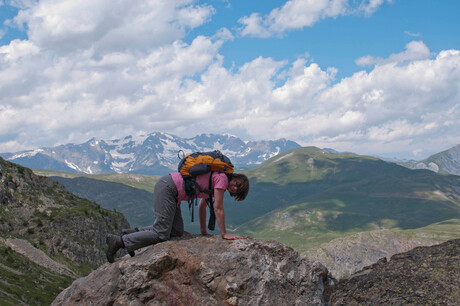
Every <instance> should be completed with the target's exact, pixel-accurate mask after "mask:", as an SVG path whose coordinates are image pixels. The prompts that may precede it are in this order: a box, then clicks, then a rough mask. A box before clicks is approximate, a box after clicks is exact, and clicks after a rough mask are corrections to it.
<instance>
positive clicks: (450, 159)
mask: <svg viewBox="0 0 460 306" xmlns="http://www.w3.org/2000/svg"><path fill="white" fill-rule="evenodd" d="M399 164H400V165H402V166H405V167H408V168H411V169H427V170H431V171H434V172H437V173H444V174H455V175H460V144H458V145H456V146H454V147H452V148H450V149H448V150H445V151H442V152H439V153H436V154H434V155H431V156H429V157H428V158H425V159H423V160H421V161H410V162H401V163H399Z"/></svg>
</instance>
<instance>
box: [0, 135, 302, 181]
mask: <svg viewBox="0 0 460 306" xmlns="http://www.w3.org/2000/svg"><path fill="white" fill-rule="evenodd" d="M298 147H300V145H299V144H297V143H296V142H293V141H290V140H286V139H278V140H262V141H246V142H245V141H243V140H241V139H240V138H238V137H235V136H232V135H229V134H222V135H217V134H201V135H197V136H195V137H193V138H181V137H178V136H175V135H172V134H166V133H161V132H154V133H151V134H148V135H139V136H126V137H124V138H122V139H114V140H102V139H96V138H93V139H91V140H89V141H87V142H85V143H82V144H65V145H59V146H56V147H47V148H40V149H35V150H27V151H21V152H16V153H0V156H2V157H3V158H5V159H7V160H9V161H12V162H14V163H17V164H20V165H22V166H25V167H29V168H34V169H50V170H58V171H66V172H77V173H86V174H101V173H135V174H149V175H164V174H167V173H170V172H173V171H177V164H178V163H179V161H180V159H179V157H178V156H180V155H179V152H180V151H183V152H184V153H185V154H189V153H193V152H199V151H204V152H206V151H213V150H220V151H221V152H222V153H224V154H225V155H227V156H228V157H229V158H230V159H231V160H232V162H233V163H234V165H235V167H237V168H247V167H254V166H257V165H260V164H262V163H263V162H264V161H266V160H267V159H268V158H270V157H273V156H275V155H277V154H279V153H282V152H285V151H287V150H290V149H294V148H298ZM181 153H182V152H181Z"/></svg>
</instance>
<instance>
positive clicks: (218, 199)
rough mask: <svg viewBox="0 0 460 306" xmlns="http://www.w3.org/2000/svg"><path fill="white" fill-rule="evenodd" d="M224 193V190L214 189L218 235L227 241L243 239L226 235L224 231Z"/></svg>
mask: <svg viewBox="0 0 460 306" xmlns="http://www.w3.org/2000/svg"><path fill="white" fill-rule="evenodd" d="M224 193H225V190H224V189H218V188H216V189H214V212H215V213H216V220H217V224H218V225H219V230H220V234H221V235H222V238H224V239H228V240H233V239H241V238H245V237H242V236H238V235H234V234H227V231H226V229H225V211H224ZM205 223H206V222H205Z"/></svg>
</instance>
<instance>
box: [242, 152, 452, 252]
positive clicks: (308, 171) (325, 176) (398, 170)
mask: <svg viewBox="0 0 460 306" xmlns="http://www.w3.org/2000/svg"><path fill="white" fill-rule="evenodd" d="M247 174H248V175H249V177H251V179H252V184H251V193H253V194H254V193H256V197H257V199H255V198H251V199H249V201H248V203H245V205H247V206H252V205H253V206H254V207H260V206H264V208H263V209H261V210H260V211H263V212H264V215H263V216H261V217H258V218H256V219H254V220H248V221H247V222H246V223H245V224H242V225H240V226H238V227H237V228H236V232H238V233H241V234H246V235H250V236H253V237H256V238H261V239H274V240H278V241H281V242H283V243H286V244H288V245H290V246H292V247H294V248H296V249H297V250H299V251H301V252H305V251H306V250H308V249H309V248H311V247H316V246H319V245H321V244H322V243H325V242H328V241H331V240H332V239H335V238H338V237H341V236H343V235H346V234H350V233H357V232H363V231H371V230H378V229H402V230H408V229H413V230H414V229H418V228H422V227H426V226H429V225H430V224H433V223H437V222H441V221H445V220H449V219H455V218H460V188H459V186H460V177H458V176H452V175H439V174H436V173H433V172H431V171H427V170H415V171H414V170H409V169H406V168H404V167H401V166H398V165H395V164H392V163H386V162H384V161H382V160H379V159H376V158H371V157H365V156H358V155H354V154H334V153H328V152H325V151H323V150H320V149H318V148H314V147H309V148H301V149H296V150H292V151H289V152H286V153H284V154H282V155H279V156H276V157H274V158H272V159H270V160H268V161H267V162H266V163H264V164H263V165H262V166H260V167H258V168H256V169H253V170H251V171H248V172H247ZM264 192H265V194H264ZM258 196H260V197H258ZM257 200H261V202H259V203H254V202H258V201H257ZM272 209H273V210H272ZM241 211H245V212H244V214H247V212H246V209H244V210H243V209H242V208H241ZM249 211H250V213H248V214H249V215H251V216H253V215H254V213H253V212H251V209H249Z"/></svg>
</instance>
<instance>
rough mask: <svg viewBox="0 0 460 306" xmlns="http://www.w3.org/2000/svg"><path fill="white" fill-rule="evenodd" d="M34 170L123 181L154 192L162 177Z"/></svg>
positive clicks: (63, 175) (58, 174) (71, 176)
mask: <svg viewBox="0 0 460 306" xmlns="http://www.w3.org/2000/svg"><path fill="white" fill-rule="evenodd" d="M33 171H34V173H35V174H36V175H42V176H60V177H65V178H76V177H88V178H93V179H98V180H102V181H107V182H114V183H121V184H125V185H127V186H131V187H134V188H137V189H143V190H146V191H148V192H153V188H154V186H155V184H156V182H157V181H158V179H159V178H160V176H157V175H142V174H82V173H69V172H63V171H54V170H43V169H33Z"/></svg>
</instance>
